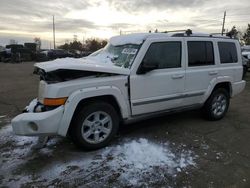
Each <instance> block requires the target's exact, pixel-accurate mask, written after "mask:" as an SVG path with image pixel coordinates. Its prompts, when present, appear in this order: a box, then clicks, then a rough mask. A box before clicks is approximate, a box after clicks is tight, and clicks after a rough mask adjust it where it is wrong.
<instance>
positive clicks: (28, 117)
mask: <svg viewBox="0 0 250 188" xmlns="http://www.w3.org/2000/svg"><path fill="white" fill-rule="evenodd" d="M36 103H37V101H36V100H33V101H32V102H31V103H30V105H29V106H28V107H26V109H25V111H26V113H22V114H20V115H18V116H16V117H15V118H14V119H12V121H11V125H12V128H13V131H14V133H15V134H17V135H23V136H39V135H56V134H57V131H58V128H59V126H60V122H61V119H62V117H63V112H64V106H59V107H57V108H55V109H53V110H50V111H45V112H34V110H35V108H36V107H37V104H36Z"/></svg>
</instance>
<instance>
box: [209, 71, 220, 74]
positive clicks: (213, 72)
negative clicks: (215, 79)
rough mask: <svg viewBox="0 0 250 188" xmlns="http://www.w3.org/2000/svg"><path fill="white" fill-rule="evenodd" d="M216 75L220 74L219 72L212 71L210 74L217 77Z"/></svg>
mask: <svg viewBox="0 0 250 188" xmlns="http://www.w3.org/2000/svg"><path fill="white" fill-rule="evenodd" d="M216 74H218V71H210V72H209V75H216Z"/></svg>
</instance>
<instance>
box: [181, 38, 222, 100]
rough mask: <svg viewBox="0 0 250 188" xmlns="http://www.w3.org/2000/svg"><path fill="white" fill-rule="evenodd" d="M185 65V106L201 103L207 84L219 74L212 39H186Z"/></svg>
mask: <svg viewBox="0 0 250 188" xmlns="http://www.w3.org/2000/svg"><path fill="white" fill-rule="evenodd" d="M185 42H186V50H187V61H188V62H187V64H186V81H185V98H184V101H183V102H184V104H185V105H193V104H199V103H202V101H203V98H204V95H205V92H206V91H207V89H208V87H209V84H210V83H211V82H212V80H213V79H216V77H217V76H218V74H219V71H218V67H217V65H218V59H217V58H215V57H216V54H217V52H215V48H214V46H215V42H214V41H213V40H212V39H203V38H187V39H185Z"/></svg>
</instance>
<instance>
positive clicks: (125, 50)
mask: <svg viewBox="0 0 250 188" xmlns="http://www.w3.org/2000/svg"><path fill="white" fill-rule="evenodd" d="M139 48H140V45H138V44H125V45H121V46H113V45H112V44H107V45H106V46H105V47H104V48H103V49H101V50H98V51H97V52H94V53H92V54H90V55H89V56H88V57H89V58H98V60H99V61H101V62H103V63H112V64H113V65H116V66H119V67H123V68H130V66H131V65H132V63H133V61H134V59H135V57H136V54H137V52H138V50H139Z"/></svg>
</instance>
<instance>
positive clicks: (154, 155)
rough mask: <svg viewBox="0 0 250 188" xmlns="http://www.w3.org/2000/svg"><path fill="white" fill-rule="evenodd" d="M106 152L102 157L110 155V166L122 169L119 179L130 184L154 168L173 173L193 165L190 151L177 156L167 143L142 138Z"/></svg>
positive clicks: (118, 169)
mask: <svg viewBox="0 0 250 188" xmlns="http://www.w3.org/2000/svg"><path fill="white" fill-rule="evenodd" d="M107 153H108V155H107V156H105V155H106V154H107ZM107 153H106V154H105V153H103V154H104V158H105V157H106V158H107V157H108V156H110V155H111V156H112V160H111V161H109V162H108V164H109V165H110V167H111V168H112V169H113V170H114V171H122V172H123V173H122V174H121V176H120V179H121V181H125V182H126V181H128V183H130V184H132V185H138V183H139V182H141V181H142V179H143V176H144V174H148V173H149V174H150V173H153V172H154V169H155V168H160V169H164V171H165V172H167V173H168V174H170V175H175V174H176V173H178V172H181V171H182V170H184V169H185V168H187V167H188V166H195V162H194V157H192V152H191V151H185V152H183V153H181V154H180V155H179V156H178V155H176V154H174V153H173V152H172V151H171V149H170V147H169V146H168V144H164V145H157V144H154V143H151V142H149V141H148V140H147V139H143V138H141V139H139V140H138V141H135V140H133V141H131V142H128V143H125V144H123V145H120V146H116V147H113V148H111V149H110V150H109V151H108V152H107Z"/></svg>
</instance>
